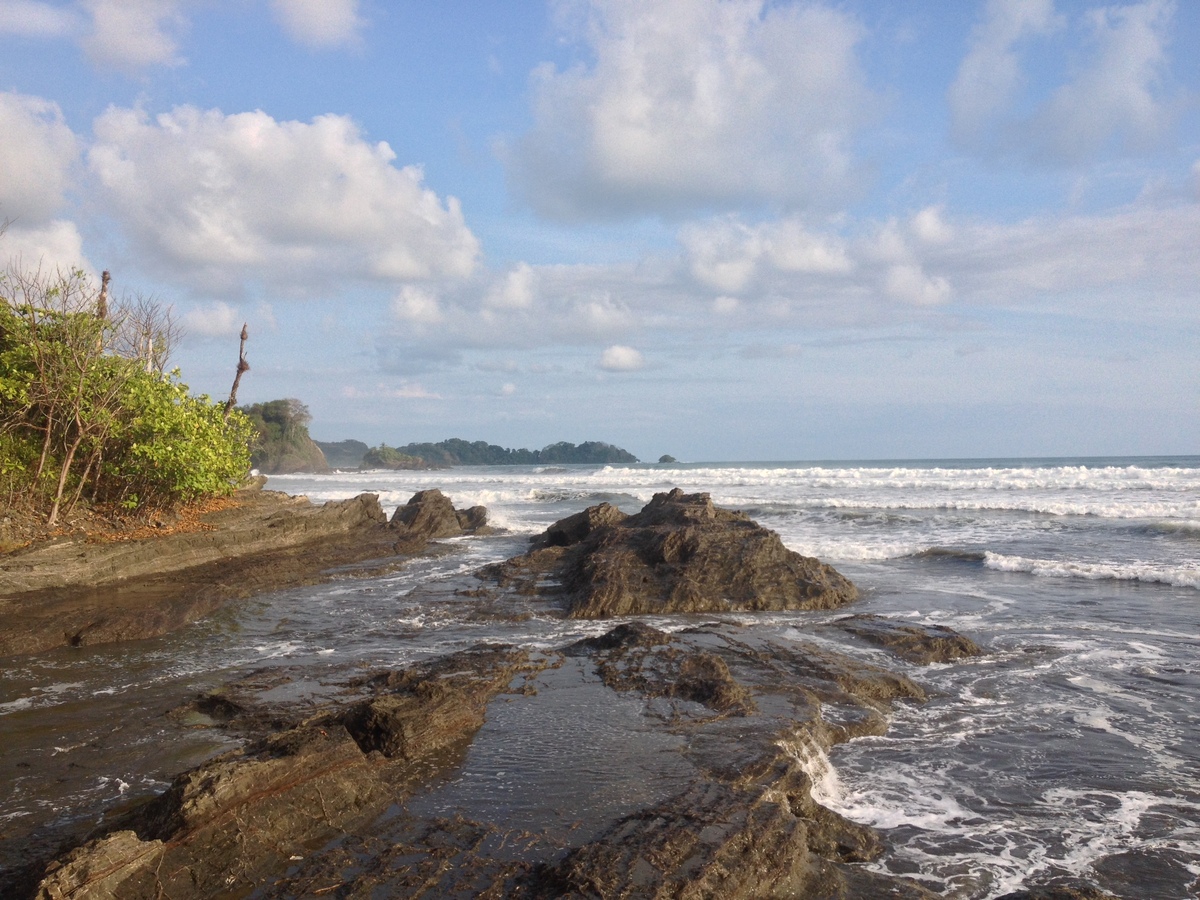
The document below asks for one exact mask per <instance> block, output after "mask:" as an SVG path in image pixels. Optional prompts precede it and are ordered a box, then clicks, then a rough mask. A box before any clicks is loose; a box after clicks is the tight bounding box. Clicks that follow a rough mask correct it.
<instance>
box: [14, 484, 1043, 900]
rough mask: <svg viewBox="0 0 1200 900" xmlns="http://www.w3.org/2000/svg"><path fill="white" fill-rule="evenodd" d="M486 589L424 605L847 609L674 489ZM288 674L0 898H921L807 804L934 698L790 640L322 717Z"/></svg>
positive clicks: (456, 669) (506, 667)
mask: <svg viewBox="0 0 1200 900" xmlns="http://www.w3.org/2000/svg"><path fill="white" fill-rule="evenodd" d="M425 493H426V496H421V495H418V497H414V500H413V502H412V503H410V504H408V505H407V506H406V507H402V508H401V509H402V511H405V512H404V514H403V515H401V513H400V512H398V513H397V515H396V516H395V517H394V518H393V522H392V523H389V524H386V525H385V524H383V523H381V522H379V521H378V520H377V519H375V518H374V517H372V521H373V522H374V523H375V524H374V527H375V528H376V529H377V531H378V532H379V534H380V540H382V541H384V542H389V541H390V542H393V543H398V542H400V541H403V540H406V539H407V538H408V537H412V538H413V539H414V540H418V541H423V540H425V539H428V537H432V536H433V535H443V534H444V530H448V529H452V528H453V527H455V526H457V527H458V528H459V529H462V528H463V527H464V523H463V522H462V521H461V520H460V515H462V514H461V513H459V512H457V511H454V510H453V507H452V506H449V510H447V506H448V505H449V501H448V500H446V498H445V497H443V496H442V495H440V493H436V492H425ZM468 515H470V513H468ZM451 516H452V517H453V519H454V523H452V522H451ZM476 519H477V517H476ZM398 532H399V538H398V536H397V533H398ZM445 536H449V535H445ZM739 567H741V568H742V569H745V571H744V572H742V573H741V574H738V571H737V570H738V568H739ZM464 578H466V576H464ZM589 578H590V579H592V580H594V581H595V583H596V590H595V591H591V590H589V589H588V588H587V587H586V583H585V582H586V579H589ZM485 581H490V582H491V583H493V584H495V585H496V586H495V587H484V588H479V589H456V588H455V587H454V583H453V582H452V583H450V584H447V585H443V586H441V588H440V590H441V594H439V593H438V590H439V588H438V587H437V586H436V585H427V586H425V587H424V588H423V590H425V591H427V592H428V594H429V601H430V603H437V602H451V598H453V599H452V602H455V603H457V604H462V605H464V606H466V607H470V608H471V609H472V610H474V613H473V614H474V615H476V616H477V617H478V618H479V620H480V621H492V620H496V621H504V620H512V619H513V618H514V617H517V616H535V615H552V616H558V617H561V616H562V615H563V610H561V609H556V608H555V604H556V603H557V602H558V600H560V599H561V597H562V595H563V593H565V594H566V595H567V596H568V597H569V598H570V597H574V598H575V599H576V600H578V602H579V603H581V604H582V605H583V606H584V607H586V608H588V609H600V610H607V609H614V610H615V609H624V608H628V607H634V608H640V606H639V605H645V606H649V607H651V608H653V609H654V611H656V612H664V611H682V610H691V609H695V608H699V609H707V608H708V607H710V606H711V607H713V608H715V609H716V610H718V611H726V610H728V609H730V608H731V606H732V603H733V601H731V600H730V597H731V596H732V597H735V598H741V599H740V600H739V601H738V602H739V603H741V604H742V605H743V607H744V608H748V609H752V610H753V609H782V608H794V607H793V606H790V605H789V604H801V607H800V608H810V607H811V608H817V609H825V608H828V607H830V606H834V605H839V604H841V603H844V602H847V601H848V600H849V599H851V598H853V596H854V588H853V586H852V585H851V584H850V583H849V582H848V581H846V580H845V579H844V578H842V577H841V576H840V575H838V574H837V573H836V572H834V571H833V570H832V569H829V568H828V567H826V566H822V565H821V564H820V563H819V562H817V561H816V560H809V559H806V558H804V557H800V556H799V555H797V554H793V553H790V551H787V550H786V549H785V548H783V547H782V545H781V544H780V543H779V541H778V537H777V536H775V535H774V534H773V533H771V532H769V531H766V530H765V529H761V528H759V527H758V526H757V525H754V523H752V522H750V521H749V520H748V519H747V518H746V517H745V516H743V515H742V514H740V513H729V512H727V511H723V510H719V509H717V508H716V507H714V506H713V505H712V504H711V501H709V499H708V498H707V496H705V495H690V496H689V495H685V494H682V493H681V492H678V491H675V492H672V493H670V494H660V495H656V497H655V500H654V501H653V502H652V503H651V504H649V505H648V506H647V507H646V509H644V510H643V511H642V513H639V514H637V515H635V516H624V515H623V514H621V513H619V511H617V510H615V509H614V508H612V507H606V506H603V505H602V506H600V507H593V508H591V509H589V510H586V511H584V512H583V513H581V514H579V515H578V516H572V517H570V518H569V519H565V520H563V521H561V522H559V523H556V525H555V526H552V527H551V528H550V529H548V530H547V532H546V533H545V534H543V535H542V536H541V538H540V539H539V540H537V541H535V545H534V547H533V548H532V549H531V551H530V553H528V554H526V555H524V556H521V557H517V558H515V560H510V561H509V562H508V563H505V564H502V565H500V566H498V567H494V568H493V569H492V570H491V571H490V572H488V573H486V576H485ZM474 583H475V584H478V582H477V581H476V582H474ZM758 591H761V592H762V593H761V596H760V595H759V594H756V593H755V592H758ZM601 595H602V596H601ZM597 597H599V599H597ZM756 597H758V598H759V599H755V598H756ZM605 598H607V599H605ZM775 604H779V605H775ZM805 604H807V606H805ZM677 607H678V608H677ZM567 614H569V615H575V614H576V607H574V606H568V607H567ZM606 614H607V613H606ZM656 623H657V624H658V625H660V626H662V622H661V620H656ZM290 677H291V676H290V675H289V674H288V673H287V672H286V671H282V670H278V669H262V670H259V671H255V672H250V673H248V674H247V675H245V676H243V677H242V678H240V679H239V680H238V681H236V682H231V683H229V684H227V685H225V686H224V687H223V688H221V689H218V690H213V691H209V692H207V693H204V694H201V695H199V696H196V697H194V699H192V700H190V701H188V702H187V703H184V704H183V705H181V706H179V707H178V708H176V709H174V710H172V711H171V712H170V713H169V715H170V716H171V717H172V718H173V719H174V720H176V721H178V722H180V723H191V724H194V725H195V727H205V728H213V729H220V730H222V731H223V732H224V733H225V734H227V735H228V736H229V738H230V741H232V742H237V743H238V744H240V746H238V748H237V749H234V750H231V751H227V752H224V753H222V754H221V755H219V756H216V757H214V758H212V759H209V760H208V761H207V762H204V763H202V764H201V765H199V766H195V767H192V768H189V769H187V770H186V771H184V772H182V773H181V774H179V775H178V776H176V777H175V778H174V780H173V781H172V782H171V784H170V786H169V788H168V789H167V790H166V791H164V792H163V793H161V794H159V795H158V796H156V797H154V798H153V799H151V800H149V801H143V802H139V803H136V804H134V805H133V806H131V807H129V808H124V809H117V810H112V811H110V812H108V813H106V814H105V816H104V817H103V821H102V823H101V824H100V825H99V826H98V827H97V828H96V829H95V830H94V831H93V832H91V833H89V834H79V835H76V836H74V837H72V838H70V839H69V840H68V841H67V842H66V844H65V845H64V846H63V847H62V848H61V849H60V850H58V851H57V852H54V853H53V854H47V855H46V856H43V858H42V859H40V860H33V861H32V862H31V864H30V865H29V866H28V867H27V868H26V869H25V870H24V872H23V873H22V877H21V880H20V884H18V885H15V886H14V887H13V889H12V891H11V893H12V895H13V896H17V897H36V898H39V900H50V898H54V900H58V898H68V897H69V898H77V900H94V898H106V900H107V898H118V897H119V898H122V900H141V898H158V897H171V898H174V900H192V898H195V900H199V898H209V897H226V896H237V897H253V898H284V897H297V896H336V897H348V898H349V897H354V898H357V897H378V896H395V897H425V898H444V897H464V898H466V897H496V898H501V897H515V898H522V897H524V898H551V897H580V898H583V897H588V898H668V897H671V898H675V897H697V898H699V897H723V898H734V900H737V898H762V897H795V896H800V897H806V898H830V900H833V898H840V900H861V898H876V897H891V898H904V900H908V898H911V900H922V898H930V897H934V896H935V895H934V894H932V893H930V892H929V891H928V890H927V889H926V888H924V887H923V886H921V885H920V884H918V883H917V882H915V881H912V880H909V879H905V878H902V877H897V876H891V875H884V874H880V873H877V872H875V871H872V870H871V869H869V868H866V867H864V865H863V864H864V863H866V862H869V861H870V860H872V859H875V858H876V857H878V856H879V854H880V853H882V852H883V845H882V842H881V839H880V837H879V835H878V834H876V832H874V831H873V830H872V829H871V828H869V827H867V826H864V825H861V824H857V823H854V822H851V821H849V820H847V819H845V818H843V817H842V816H840V815H838V814H837V813H835V812H833V811H832V810H830V809H828V808H826V807H825V806H822V805H821V802H820V801H821V799H822V796H823V791H824V790H826V786H825V781H826V779H827V777H828V776H829V774H830V773H829V769H828V762H827V757H826V752H827V751H828V750H829V749H830V748H831V747H832V746H833V745H834V744H837V743H839V742H843V741H847V740H851V739H854V738H858V737H863V736H867V735H880V734H882V733H884V731H885V730H886V728H887V722H888V717H889V715H890V713H891V711H892V710H893V709H894V707H895V706H896V704H899V703H913V702H916V703H919V702H922V701H923V700H924V699H925V691H924V689H923V688H922V687H921V686H920V685H919V684H918V683H916V682H915V681H913V680H912V679H910V678H909V677H907V676H906V675H903V674H900V673H897V672H892V671H889V670H888V669H886V668H882V667H879V666H874V665H870V664H868V663H864V662H861V661H858V660H856V659H854V658H852V657H850V656H847V655H845V654H843V653H841V652H838V651H837V650H834V649H831V648H830V647H829V646H828V645H827V644H824V643H823V644H818V643H817V642H816V641H815V640H807V639H805V638H803V637H801V636H800V635H799V634H798V633H797V634H791V635H789V637H788V638H786V639H785V638H783V637H777V636H772V635H770V634H766V633H764V632H763V631H761V630H758V629H753V628H746V627H743V626H742V625H740V624H738V623H737V622H736V621H721V620H717V621H709V620H706V619H700V618H697V617H692V618H690V619H685V620H680V621H679V622H678V626H670V627H669V628H668V627H666V626H664V627H654V626H653V625H651V624H649V623H647V622H644V621H638V620H631V621H625V622H622V623H620V624H617V625H616V626H615V627H612V628H609V629H607V630H606V631H604V632H603V633H597V634H595V635H594V636H592V637H588V638H585V639H582V640H577V641H574V642H572V643H570V644H566V645H563V646H558V647H543V648H542V649H529V648H518V647H513V646H507V645H502V644H480V645H476V646H473V647H470V648H468V649H466V650H458V651H455V652H446V653H445V654H443V655H440V656H436V657H433V658H430V659H426V660H424V661H422V662H419V663H417V664H414V665H410V666H408V667H404V668H398V669H389V670H383V671H371V672H367V673H363V674H353V675H352V674H350V673H348V672H343V673H342V675H341V676H339V677H338V679H337V680H336V681H335V682H329V684H331V686H330V687H329V688H328V689H327V690H326V691H325V692H323V693H322V694H321V695H320V699H318V700H311V701H304V702H295V701H287V700H280V699H278V698H279V697H280V696H282V694H281V693H280V689H281V687H285V686H286V682H287V681H288V679H289V678H290ZM500 779H503V783H500ZM1054 900H1059V898H1057V897H1054Z"/></svg>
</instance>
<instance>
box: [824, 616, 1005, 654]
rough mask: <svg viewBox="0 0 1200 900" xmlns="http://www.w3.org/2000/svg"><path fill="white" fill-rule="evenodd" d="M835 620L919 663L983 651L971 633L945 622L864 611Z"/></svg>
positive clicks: (863, 637)
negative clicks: (899, 618) (901, 618)
mask: <svg viewBox="0 0 1200 900" xmlns="http://www.w3.org/2000/svg"><path fill="white" fill-rule="evenodd" d="M834 624H835V625H837V627H839V628H841V629H842V630H843V631H848V632H850V634H853V635H856V636H857V637H860V638H862V639H863V640H865V641H869V642H870V643H872V644H875V645H877V646H879V647H883V648H885V649H887V650H890V651H891V652H892V653H894V654H896V655H897V656H899V657H900V658H901V659H906V660H908V661H909V662H912V663H916V664H917V665H919V666H927V665H929V664H930V663H934V662H938V663H944V662H950V661H952V660H955V659H963V658H964V657H968V656H980V655H982V654H983V648H982V647H980V646H979V645H978V644H976V643H975V642H974V641H973V640H971V639H970V638H969V637H966V636H965V635H962V634H959V633H958V632H957V631H955V630H954V629H952V628H947V627H946V626H944V625H921V624H918V623H914V622H898V621H896V620H895V619H889V618H886V617H884V616H874V615H868V614H865V613H864V614H860V615H856V616H847V617H846V618H844V619H839V620H838V621H837V622H835V623H834Z"/></svg>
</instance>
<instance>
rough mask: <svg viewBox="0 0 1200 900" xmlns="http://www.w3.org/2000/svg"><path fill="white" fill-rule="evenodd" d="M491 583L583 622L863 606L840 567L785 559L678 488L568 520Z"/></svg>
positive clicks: (497, 570) (746, 523)
mask: <svg viewBox="0 0 1200 900" xmlns="http://www.w3.org/2000/svg"><path fill="white" fill-rule="evenodd" d="M489 574H491V575H492V576H494V577H496V578H498V580H499V581H500V582H501V583H502V584H507V585H512V586H514V587H516V588H517V589H518V590H525V591H528V592H538V591H542V592H545V591H546V590H547V588H548V586H550V585H554V586H556V587H557V589H558V590H559V592H560V593H561V594H562V596H563V598H564V602H565V606H566V610H567V614H568V615H569V616H570V617H572V618H579V619H603V618H610V617H613V616H626V615H642V614H657V615H661V614H666V613H685V612H726V611H730V610H752V611H762V610H785V609H831V608H834V607H838V606H841V605H843V604H845V603H849V602H850V601H851V600H854V599H855V598H856V597H857V591H856V589H855V587H854V585H853V584H851V583H850V581H848V580H847V579H846V578H844V577H843V576H842V575H841V574H839V573H838V572H837V571H835V570H834V569H833V568H831V567H830V566H827V565H824V564H823V563H821V562H819V561H818V560H815V559H812V558H810V557H805V556H801V555H800V554H799V553H796V552H794V551H792V550H788V549H787V548H786V547H784V546H783V542H782V541H780V539H779V535H777V534H775V533H774V532H773V531H769V530H768V529H766V528H763V527H762V526H760V525H758V524H757V523H755V522H753V521H752V520H751V519H750V518H749V517H748V516H747V515H745V514H744V513H741V512H733V511H730V510H726V509H721V508H719V507H717V506H715V505H714V504H713V502H712V499H711V498H710V497H709V495H708V494H684V493H683V492H682V491H681V490H679V489H678V488H676V489H675V490H673V491H671V492H670V493H661V494H655V495H654V498H653V499H652V500H651V501H650V503H648V504H647V505H646V507H645V508H644V509H643V510H642V511H641V512H639V513H637V514H636V515H632V516H625V515H624V514H622V513H621V512H620V511H619V510H617V509H615V508H614V507H612V506H608V505H607V504H601V505H600V506H597V507H592V508H591V509H588V510H585V511H584V512H583V513H579V514H576V515H574V516H570V517H568V518H566V519H563V520H562V521H560V522H557V523H555V524H554V525H552V526H551V527H550V528H549V529H547V530H546V532H545V533H544V534H543V535H541V536H540V537H539V538H538V539H536V540H535V541H534V544H533V547H532V549H531V550H530V552H529V553H528V554H525V555H524V556H522V557H516V558H514V559H512V560H509V561H508V562H507V563H505V564H502V565H500V566H497V567H493V568H492V569H491V570H490V573H489Z"/></svg>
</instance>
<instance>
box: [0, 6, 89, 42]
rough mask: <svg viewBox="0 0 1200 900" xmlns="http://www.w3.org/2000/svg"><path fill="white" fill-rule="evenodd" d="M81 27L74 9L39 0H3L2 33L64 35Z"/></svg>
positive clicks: (46, 35) (38, 35)
mask: <svg viewBox="0 0 1200 900" xmlns="http://www.w3.org/2000/svg"><path fill="white" fill-rule="evenodd" d="M78 27H79V19H78V17H77V16H76V14H75V12H74V11H73V10H70V9H63V8H62V7H60V6H53V5H52V4H50V3H40V2H37V0H0V34H15V35H20V36H21V37H63V36H66V35H69V34H71V33H73V32H74V31H75V30H76V29H77V28H78Z"/></svg>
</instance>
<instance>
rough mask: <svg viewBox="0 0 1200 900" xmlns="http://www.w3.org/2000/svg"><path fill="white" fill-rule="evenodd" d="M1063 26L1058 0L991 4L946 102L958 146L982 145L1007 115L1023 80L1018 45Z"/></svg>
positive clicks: (992, 0)
mask: <svg viewBox="0 0 1200 900" xmlns="http://www.w3.org/2000/svg"><path fill="white" fill-rule="evenodd" d="M1062 25H1063V19H1062V17H1061V16H1058V15H1056V14H1055V12H1054V0H990V2H989V3H988V4H987V7H986V12H985V13H984V20H983V21H982V22H981V23H980V24H979V25H977V26H976V27H975V30H974V32H973V33H972V35H971V41H970V47H969V49H968V50H967V55H966V56H965V57H964V58H963V61H962V63H961V64H960V65H959V67H958V75H957V76H956V77H955V79H954V83H953V84H952V85H951V86H950V92H949V96H948V98H947V99H948V100H949V103H950V112H951V116H952V122H953V129H954V133H955V135H956V137H957V138H958V139H959V140H960V141H962V142H963V143H966V144H979V143H981V142H982V141H984V139H985V137H986V132H987V129H988V128H989V127H990V125H991V124H992V122H993V120H994V118H995V117H996V116H997V115H998V114H1000V113H1003V112H1006V111H1007V109H1008V107H1009V104H1010V103H1011V102H1012V100H1013V98H1014V96H1015V95H1016V92H1017V90H1018V88H1019V87H1020V86H1021V84H1022V81H1023V79H1022V73H1021V62H1020V57H1019V56H1018V54H1017V51H1016V45H1017V43H1018V42H1019V41H1020V40H1021V39H1023V38H1026V37H1030V36H1036V35H1044V34H1047V33H1049V32H1051V31H1053V30H1054V29H1057V28H1060V27H1061V26H1062Z"/></svg>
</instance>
